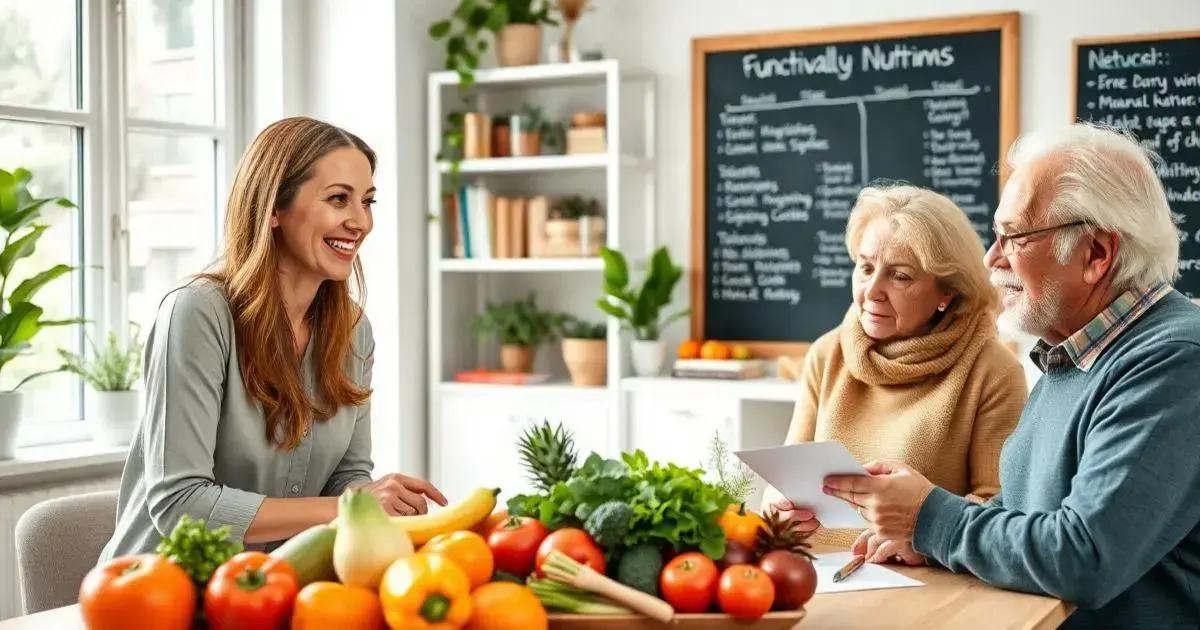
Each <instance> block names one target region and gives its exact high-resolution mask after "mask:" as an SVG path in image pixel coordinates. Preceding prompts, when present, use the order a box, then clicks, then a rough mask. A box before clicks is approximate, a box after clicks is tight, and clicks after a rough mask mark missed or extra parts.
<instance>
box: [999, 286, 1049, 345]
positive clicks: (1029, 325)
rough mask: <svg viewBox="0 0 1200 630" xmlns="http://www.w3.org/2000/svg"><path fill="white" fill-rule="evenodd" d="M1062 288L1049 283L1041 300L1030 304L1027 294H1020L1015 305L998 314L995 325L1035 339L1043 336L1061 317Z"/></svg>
mask: <svg viewBox="0 0 1200 630" xmlns="http://www.w3.org/2000/svg"><path fill="white" fill-rule="evenodd" d="M1061 306H1062V287H1061V286H1060V285H1059V284H1058V283H1056V282H1051V283H1048V284H1046V286H1045V287H1044V288H1043V291H1042V298H1041V299H1040V300H1039V301H1038V302H1036V303H1032V302H1030V300H1029V294H1028V293H1026V292H1025V291H1022V292H1021V295H1020V297H1019V298H1018V300H1017V303H1016V304H1015V305H1013V306H1010V307H1007V308H1005V309H1004V311H1003V312H1001V313H1000V317H999V318H998V319H997V320H996V324H997V325H998V326H999V327H1000V328H1001V329H1004V330H1009V331H1016V332H1022V333H1026V334H1030V335H1033V336H1035V337H1042V336H1044V335H1045V334H1046V333H1047V332H1048V331H1049V330H1050V329H1051V328H1052V327H1053V326H1054V324H1055V322H1057V321H1058V319H1059V316H1060V315H1062V313H1061V312H1060V311H1061Z"/></svg>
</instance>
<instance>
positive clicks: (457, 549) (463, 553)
mask: <svg viewBox="0 0 1200 630" xmlns="http://www.w3.org/2000/svg"><path fill="white" fill-rule="evenodd" d="M421 553H426V554H437V555H440V556H442V557H444V558H446V559H447V560H449V561H451V562H453V563H454V564H457V565H458V568H460V569H462V570H463V573H466V574H467V579H468V580H470V581H471V588H475V587H477V586H481V585H483V584H486V583H487V582H488V581H489V580H491V579H492V570H493V568H494V563H495V559H494V558H493V557H492V548H491V547H489V546H488V544H487V541H486V540H484V539H483V536H480V535H479V534H476V533H475V532H468V531H462V532H451V533H449V534H439V535H437V536H434V537H433V538H432V539H430V541H429V542H427V543H425V546H424V547H421Z"/></svg>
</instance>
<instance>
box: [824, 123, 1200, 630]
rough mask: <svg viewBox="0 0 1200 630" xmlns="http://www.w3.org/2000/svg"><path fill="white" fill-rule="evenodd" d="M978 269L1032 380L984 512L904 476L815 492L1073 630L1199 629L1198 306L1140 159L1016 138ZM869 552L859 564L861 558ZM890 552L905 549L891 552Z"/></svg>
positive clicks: (1102, 139) (1086, 131) (880, 536)
mask: <svg viewBox="0 0 1200 630" xmlns="http://www.w3.org/2000/svg"><path fill="white" fill-rule="evenodd" d="M1009 163H1010V165H1011V166H1012V167H1013V172H1012V177H1011V178H1010V179H1009V181H1008V184H1007V186H1006V187H1005V189H1004V194H1003V195H1002V198H1001V201H1000V206H999V207H998V208H997V209H996V217H995V231H996V241H995V243H994V244H993V245H992V247H991V248H990V249H989V250H988V252H987V255H986V257H985V262H986V264H987V265H988V267H989V268H990V269H991V272H992V282H993V284H995V285H996V286H998V287H999V288H1000V289H1001V290H1002V293H1003V307H1004V313H1003V315H1002V316H1001V323H1002V324H1004V325H1010V326H1014V327H1016V328H1019V329H1022V330H1025V331H1027V332H1029V333H1031V334H1034V335H1036V336H1038V337H1040V341H1039V342H1038V344H1037V347H1036V348H1034V350H1033V352H1032V354H1031V357H1032V359H1033V361H1034V362H1035V363H1036V364H1037V366H1038V367H1039V368H1040V369H1041V371H1042V372H1043V376H1042V378H1041V379H1040V380H1039V381H1038V383H1037V386H1036V387H1035V388H1034V389H1033V392H1032V393H1031V395H1030V397H1029V401H1028V402H1027V403H1026V405H1025V409H1024V411H1023V412H1022V415H1021V420H1020V423H1019V424H1018V426H1017V429H1016V431H1015V432H1014V433H1013V434H1012V436H1011V437H1010V438H1009V440H1008V442H1007V443H1006V444H1005V446H1004V449H1003V451H1002V453H1001V456H1000V481H1001V493H1000V494H999V495H997V496H996V497H995V498H994V499H993V500H992V501H989V502H988V503H986V504H983V505H977V504H973V503H971V502H969V501H967V500H966V499H963V498H961V497H957V496H955V495H953V494H951V493H949V492H947V491H945V490H942V489H940V488H937V487H935V486H934V485H933V484H931V483H929V481H927V480H926V479H925V478H924V477H922V476H921V475H920V474H919V473H917V472H916V471H914V470H913V469H911V468H909V467H908V466H905V465H904V464H903V463H901V462H891V461H888V462H873V463H871V464H869V465H868V466H867V472H868V473H869V475H868V476H838V477H829V478H828V479H826V481H825V483H826V488H825V491H826V492H827V493H829V494H833V495H835V496H837V497H839V498H842V499H844V500H846V501H848V502H850V503H852V504H854V505H856V506H858V509H859V511H860V513H862V514H863V516H864V517H865V518H867V519H868V520H869V521H871V523H872V530H873V532H874V536H875V537H876V539H875V540H872V541H871V545H872V546H874V545H875V544H876V543H878V542H879V541H881V540H882V541H887V544H889V545H892V546H893V548H894V549H896V550H897V551H900V550H908V549H909V548H908V545H911V549H915V550H916V551H917V552H918V553H920V554H923V555H924V556H926V557H928V558H930V559H932V560H935V561H936V562H938V563H941V564H942V565H944V566H946V567H948V568H949V569H951V570H952V571H969V572H971V573H973V574H974V575H976V576H978V577H979V578H980V579H982V580H984V581H986V582H989V583H991V584H994V585H996V586H1001V587H1005V588H1011V589H1017V590H1022V591H1029V592H1037V593H1048V594H1051V595H1055V596H1057V597H1061V598H1063V599H1065V600H1068V601H1070V602H1073V603H1075V604H1076V605H1077V606H1078V607H1079V609H1080V610H1079V611H1078V612H1076V613H1075V614H1074V615H1072V616H1071V618H1070V619H1069V620H1068V623H1067V625H1068V626H1075V627H1095V626H1117V627H1123V628H1132V627H1148V628H1177V627H1196V626H1197V625H1198V624H1200V307H1197V306H1196V305H1194V304H1192V303H1191V302H1189V301H1188V300H1187V299H1186V298H1185V297H1184V296H1183V295H1181V294H1180V293H1178V292H1176V291H1175V290H1174V289H1172V288H1171V286H1170V284H1169V283H1170V282H1171V281H1172V280H1173V279H1174V278H1175V276H1176V275H1177V267H1178V263H1177V259H1178V255H1179V244H1178V243H1179V242H1178V238H1179V237H1178V232H1177V230H1176V228H1175V226H1174V224H1173V222H1172V218H1171V212H1170V209H1169V208H1168V205H1167V200H1166V195H1165V194H1164V191H1163V188H1162V185H1161V183H1160V182H1159V181H1158V178H1157V177H1156V175H1155V172H1154V169H1153V167H1152V166H1151V162H1150V159H1149V157H1148V156H1147V155H1146V154H1145V153H1144V152H1143V151H1142V150H1141V149H1140V147H1139V146H1138V145H1137V144H1136V143H1135V142H1134V141H1132V140H1130V139H1129V138H1127V137H1126V136H1123V135H1120V134H1118V133H1115V132H1112V131H1109V130H1106V129H1102V128H1098V127H1093V126H1089V125H1083V124H1079V125H1073V126H1070V127H1067V128H1064V129H1061V130H1057V131H1054V132H1048V133H1035V134H1031V135H1029V136H1027V137H1024V138H1022V139H1021V140H1020V141H1019V142H1018V143H1017V144H1016V145H1015V146H1014V147H1013V149H1012V151H1011V152H1010V155H1009ZM865 543H866V541H865V540H862V539H860V542H859V544H858V545H856V547H858V548H859V550H860V551H861V550H862V548H863V547H864V546H865ZM896 545H900V546H896Z"/></svg>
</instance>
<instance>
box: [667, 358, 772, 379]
mask: <svg viewBox="0 0 1200 630" xmlns="http://www.w3.org/2000/svg"><path fill="white" fill-rule="evenodd" d="M765 375H766V367H765V366H764V365H763V362H762V361H761V360H758V359H747V360H742V361H739V360H734V359H729V360H720V359H678V360H676V361H675V365H674V366H673V367H672V368H671V376H674V377H677V378H720V379H728V380H741V379H747V378H762V377H763V376H765Z"/></svg>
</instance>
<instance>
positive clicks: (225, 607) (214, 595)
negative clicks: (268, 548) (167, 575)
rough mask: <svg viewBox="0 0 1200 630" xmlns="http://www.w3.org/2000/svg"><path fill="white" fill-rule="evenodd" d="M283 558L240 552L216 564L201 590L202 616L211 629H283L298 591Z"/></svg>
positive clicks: (258, 552) (257, 552)
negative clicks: (205, 618) (206, 583)
mask: <svg viewBox="0 0 1200 630" xmlns="http://www.w3.org/2000/svg"><path fill="white" fill-rule="evenodd" d="M299 588H300V587H299V584H298V582H297V580H296V571H295V570H293V569H292V565H290V564H288V563H287V561H286V560H282V559H280V558H274V557H271V556H269V555H267V554H265V553H263V552H261V551H243V552H242V553H239V554H238V555H236V556H234V557H232V558H230V559H229V560H226V561H225V563H224V564H222V565H221V566H219V567H217V570H216V571H215V572H214V573H213V575H212V579H210V580H209V581H208V588H207V589H205V591H204V616H205V617H207V618H208V626H209V627H210V628H212V629H213V630H222V629H224V628H285V627H287V622H288V619H290V618H291V616H292V602H293V601H294V600H295V599H296V591H297V590H299Z"/></svg>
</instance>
